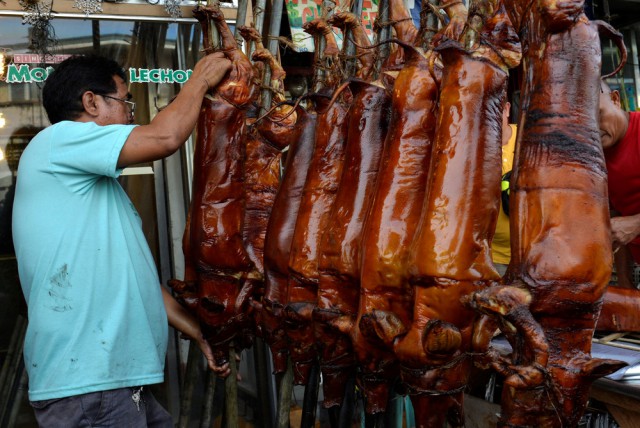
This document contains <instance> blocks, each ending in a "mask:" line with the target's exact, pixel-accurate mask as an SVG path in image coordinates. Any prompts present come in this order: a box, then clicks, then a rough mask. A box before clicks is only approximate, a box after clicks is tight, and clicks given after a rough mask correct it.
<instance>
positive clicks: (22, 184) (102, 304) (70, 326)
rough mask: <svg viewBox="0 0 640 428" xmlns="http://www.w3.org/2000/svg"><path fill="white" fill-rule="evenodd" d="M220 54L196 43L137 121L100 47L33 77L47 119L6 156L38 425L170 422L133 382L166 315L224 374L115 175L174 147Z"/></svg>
mask: <svg viewBox="0 0 640 428" xmlns="http://www.w3.org/2000/svg"><path fill="white" fill-rule="evenodd" d="M230 66H231V64H230V62H229V61H228V60H226V59H224V57H223V55H222V53H219V54H211V55H207V56H205V57H204V58H203V59H201V60H200V61H199V62H198V63H197V64H196V66H195V67H194V70H193V74H192V75H191V78H190V79H189V80H188V81H187V83H185V85H184V86H183V88H182V90H181V91H180V93H179V94H178V96H177V97H176V98H175V99H174V101H173V102H172V103H171V104H170V105H169V106H167V107H166V108H165V109H163V110H162V111H161V112H159V113H158V114H157V116H156V117H155V118H154V119H153V120H152V121H151V123H149V124H148V125H143V126H135V125H132V122H133V113H134V106H135V104H134V103H133V101H131V95H130V94H129V91H128V88H127V83H126V81H125V73H124V71H123V69H122V68H121V67H120V66H119V65H118V64H117V63H116V62H115V61H113V60H111V59H108V58H104V57H99V56H75V57H71V58H68V59H66V60H65V61H63V62H62V63H60V64H59V66H58V67H57V68H56V70H55V71H54V72H53V73H52V74H51V75H50V76H49V77H48V79H47V80H46V82H45V86H44V89H43V94H42V96H43V104H44V108H45V110H46V112H47V115H48V117H49V121H50V122H51V124H52V125H51V126H49V127H47V128H45V129H44V130H42V131H41V132H39V133H38V134H37V135H36V136H35V137H34V138H33V140H31V142H30V143H29V144H28V146H27V148H26V149H25V151H24V153H23V155H22V157H21V158H20V163H19V167H18V174H17V184H16V192H15V201H14V207H13V236H14V243H15V250H16V257H17V262H18V271H19V276H20V282H21V286H22V291H23V293H24V296H25V299H26V302H27V306H28V320H29V324H28V328H27V333H26V338H25V342H24V362H25V367H26V370H27V372H28V376H29V399H30V401H31V405H32V407H33V409H34V411H35V415H36V419H37V421H38V424H39V425H40V426H41V427H67V428H68V427H89V426H100V427H125V426H126V427H146V426H153V427H173V421H172V417H171V415H170V414H169V413H168V412H167V411H166V410H165V409H163V408H162V406H161V405H160V404H159V403H158V402H157V401H156V400H155V398H154V397H153V395H152V394H151V393H150V391H149V389H148V388H144V387H145V386H147V385H150V384H155V383H160V382H163V380H164V363H165V356H166V350H167V341H168V324H170V325H172V326H173V327H175V328H176V329H177V330H179V331H180V332H182V333H183V334H185V335H186V336H188V337H190V338H192V339H193V340H196V341H197V342H198V344H199V346H200V348H201V349H202V351H203V353H204V355H205V357H206V358H207V360H208V364H209V366H210V367H211V369H212V370H214V372H215V373H216V374H218V375H221V376H227V375H228V374H229V373H230V370H229V367H228V364H225V365H224V366H217V365H216V364H215V362H214V359H213V353H212V351H211V349H210V347H209V345H208V344H207V342H206V341H205V340H204V338H203V337H202V333H201V331H200V326H199V323H198V322H197V320H196V319H195V318H194V317H193V316H192V315H191V314H189V313H188V312H187V311H186V310H185V309H184V308H183V307H182V306H180V305H179V304H178V303H177V302H176V300H174V298H173V297H172V295H171V294H170V293H169V292H167V290H165V288H164V287H162V286H161V285H160V280H159V277H158V272H157V267H156V265H155V262H154V259H153V257H152V255H151V251H150V249H149V246H148V244H147V242H146V239H145V237H144V235H143V233H142V228H141V220H140V217H139V216H138V214H137V212H136V210H135V208H134V207H133V204H132V203H131V201H130V200H129V198H128V197H127V195H126V194H125V192H124V190H123V189H122V187H121V186H120V184H119V183H118V181H117V180H116V178H117V177H118V176H119V175H120V173H121V172H122V169H123V168H125V167H127V166H129V165H133V164H138V163H142V162H150V161H154V160H157V159H161V158H163V157H165V156H168V155H170V154H172V153H174V152H175V151H176V150H178V149H179V148H180V146H181V145H182V144H183V143H184V142H185V140H186V139H187V138H188V136H189V135H190V134H191V132H192V130H193V128H194V126H195V124H196V121H197V119H198V115H199V111H200V106H201V102H202V99H203V97H204V95H205V93H206V92H207V91H209V90H211V89H213V88H214V87H215V86H216V85H217V84H218V83H219V82H220V81H221V79H222V78H224V76H225V75H226V73H227V71H228V70H229V68H230ZM167 322H168V323H167Z"/></svg>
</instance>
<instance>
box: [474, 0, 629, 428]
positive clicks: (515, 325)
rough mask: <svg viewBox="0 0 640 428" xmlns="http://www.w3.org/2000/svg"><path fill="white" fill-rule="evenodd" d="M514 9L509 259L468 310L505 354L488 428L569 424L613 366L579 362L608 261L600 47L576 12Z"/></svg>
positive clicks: (586, 356) (510, 6)
mask: <svg viewBox="0 0 640 428" xmlns="http://www.w3.org/2000/svg"><path fill="white" fill-rule="evenodd" d="M524 3H525V2H517V1H513V2H507V3H506V4H507V10H508V12H509V14H510V16H511V17H512V20H513V21H514V22H516V23H517V27H518V28H519V31H520V35H521V36H522V37H523V39H522V43H523V52H526V55H525V56H524V58H523V62H524V71H525V78H524V79H523V81H524V87H523V91H522V94H523V99H522V114H521V117H520V119H519V130H518V143H517V146H518V150H517V153H516V158H515V165H514V176H513V177H512V186H513V188H512V190H511V198H512V199H511V206H510V213H511V214H510V215H511V221H512V224H513V225H514V226H513V227H512V234H511V239H512V241H511V248H512V259H511V264H510V265H509V268H508V271H507V275H506V277H505V285H504V286H498V287H492V288H489V289H486V290H483V291H482V292H480V293H477V294H476V295H475V304H476V307H477V308H479V309H480V311H481V312H484V313H486V314H491V313H492V314H493V315H494V316H495V317H496V318H498V319H499V320H500V324H501V329H502V331H503V332H504V333H505V335H506V336H507V338H508V339H509V341H510V342H511V345H512V347H513V350H514V351H513V353H512V354H511V355H509V356H507V357H500V356H497V357H496V358H495V359H494V367H495V368H496V369H497V370H498V371H500V372H501V373H502V374H503V375H504V376H505V377H506V378H505V386H504V390H503V395H502V412H501V418H500V421H499V426H509V427H513V426H527V427H529V426H548V427H561V426H576V425H577V423H578V421H579V419H580V417H581V416H582V414H583V412H584V409H585V406H586V404H587V400H588V392H589V387H590V385H591V383H592V382H593V380H594V379H596V378H598V377H600V376H603V375H606V374H607V373H610V372H612V371H615V370H617V369H618V368H620V367H621V366H622V365H624V363H621V362H619V361H612V360H599V359H593V358H591V355H590V353H591V338H592V336H593V331H594V328H595V324H596V321H597V318H598V313H599V311H600V307H601V304H602V296H603V293H604V291H605V288H606V286H607V283H608V281H609V276H610V273H611V271H610V270H611V261H612V256H611V236H610V229H609V213H608V202H607V181H606V169H605V164H604V157H603V154H602V149H601V146H600V141H599V127H598V100H599V95H600V55H601V54H600V41H599V38H598V25H596V24H594V23H590V22H589V21H588V20H587V18H586V17H585V16H584V15H583V14H582V2H580V1H575V2H572V1H568V2H564V3H562V4H556V3H555V2H551V1H543V2H537V3H534V4H533V6H531V8H530V9H527V7H528V6H527V5H525V4H524ZM527 10H529V12H527V13H524V11H527ZM576 213H579V215H578V216H577V217H576ZM585 230H588V231H589V233H585V232H584V231H585Z"/></svg>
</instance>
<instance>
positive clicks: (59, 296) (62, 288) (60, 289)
mask: <svg viewBox="0 0 640 428" xmlns="http://www.w3.org/2000/svg"><path fill="white" fill-rule="evenodd" d="M49 282H50V284H51V287H50V288H49V289H48V294H49V297H51V301H50V302H49V303H48V304H47V305H46V307H48V308H49V309H52V310H54V311H56V312H66V311H70V310H72V309H73V307H72V306H71V303H72V301H71V299H70V298H69V297H68V296H67V291H68V289H70V288H71V283H70V282H69V271H68V268H67V264H66V263H65V264H64V265H62V266H61V267H60V268H59V269H58V271H57V272H56V273H55V274H54V275H53V276H52V277H51V279H50V280H49Z"/></svg>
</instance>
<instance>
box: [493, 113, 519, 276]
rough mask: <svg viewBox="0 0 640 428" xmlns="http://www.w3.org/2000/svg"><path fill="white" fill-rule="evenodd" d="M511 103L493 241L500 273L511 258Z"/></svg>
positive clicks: (513, 140)
mask: <svg viewBox="0 0 640 428" xmlns="http://www.w3.org/2000/svg"><path fill="white" fill-rule="evenodd" d="M510 109H511V103H509V102H508V101H507V104H506V105H505V107H504V111H503V112H502V195H503V197H502V201H501V204H500V213H499V214H498V222H497V224H496V232H495V234H494V235H493V241H492V242H491V253H492V257H493V264H494V266H495V267H496V269H497V270H498V273H500V275H504V274H505V272H506V271H507V266H508V265H509V260H511V239H510V233H509V215H508V212H509V204H508V195H509V178H510V172H511V169H512V168H513V153H514V150H515V147H516V134H517V128H516V125H511V124H509V110H510Z"/></svg>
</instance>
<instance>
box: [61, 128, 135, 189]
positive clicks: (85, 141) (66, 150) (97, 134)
mask: <svg viewBox="0 0 640 428" xmlns="http://www.w3.org/2000/svg"><path fill="white" fill-rule="evenodd" d="M135 126H136V125H108V126H98V125H96V124H95V123H93V122H89V123H82V124H78V123H77V122H70V123H69V126H59V127H58V128H57V129H56V133H55V135H53V136H52V143H51V153H50V159H51V166H52V169H53V171H54V173H56V174H71V175H76V174H77V175H83V174H93V175H98V176H107V177H113V178H115V177H117V176H118V175H120V173H121V172H122V171H121V170H120V169H118V168H117V163H118V157H119V156H120V151H121V150H122V147H123V146H124V143H125V142H126V141H127V138H128V137H129V134H130V133H131V131H132V130H133V128H135Z"/></svg>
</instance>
